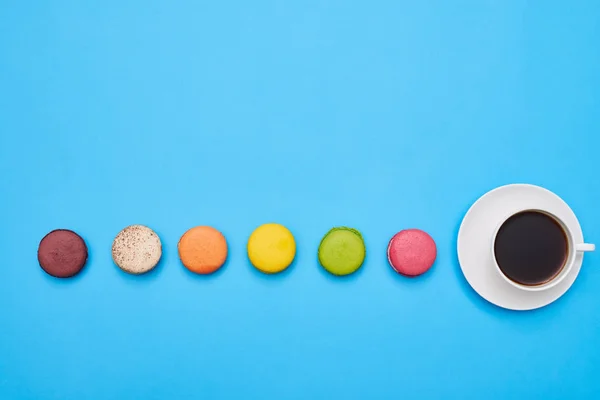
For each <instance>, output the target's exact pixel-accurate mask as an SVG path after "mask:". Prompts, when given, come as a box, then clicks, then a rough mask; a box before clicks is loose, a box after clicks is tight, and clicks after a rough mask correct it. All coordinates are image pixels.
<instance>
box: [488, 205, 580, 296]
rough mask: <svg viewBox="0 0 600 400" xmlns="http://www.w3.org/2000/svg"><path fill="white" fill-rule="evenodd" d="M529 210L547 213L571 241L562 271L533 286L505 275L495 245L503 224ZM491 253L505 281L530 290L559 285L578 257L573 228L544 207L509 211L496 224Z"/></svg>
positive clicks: (495, 266)
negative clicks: (497, 259) (497, 257)
mask: <svg viewBox="0 0 600 400" xmlns="http://www.w3.org/2000/svg"><path fill="white" fill-rule="evenodd" d="M528 211H533V212H539V213H542V214H546V215H548V216H549V217H551V218H553V219H554V220H555V221H556V222H557V223H558V224H559V225H560V226H561V228H562V229H563V232H564V233H565V235H566V236H567V240H568V243H569V252H568V258H567V260H566V262H565V265H564V266H563V267H562V268H561V270H560V272H559V273H558V274H557V275H556V276H555V277H554V278H553V279H551V280H550V281H548V282H545V283H541V284H539V285H531V286H528V285H523V284H521V283H518V282H515V281H513V280H512V279H510V278H509V277H508V276H506V275H504V273H503V272H502V270H501V269H500V266H499V265H498V262H497V261H496V249H495V248H496V246H495V244H496V238H497V236H498V232H499V231H500V228H501V227H502V225H504V223H505V222H506V221H508V220H509V219H510V218H512V217H513V216H515V215H517V214H521V213H524V212H528ZM491 253H492V262H493V264H494V269H495V270H496V272H497V273H498V275H500V276H501V277H502V279H504V281H506V282H508V283H509V284H510V285H512V286H513V287H516V288H517V289H520V290H525V291H528V292H541V291H543V290H548V289H551V288H553V287H554V286H556V285H558V284H559V283H560V282H562V281H563V279H565V277H566V276H567V275H569V272H570V271H571V269H572V268H573V265H575V263H574V261H575V258H576V250H575V241H574V238H573V233H572V232H571V229H569V227H568V226H567V224H565V222H564V221H563V220H562V219H560V218H559V217H558V216H556V214H554V213H552V212H550V211H548V210H544V209H540V208H524V209H522V210H518V211H513V212H511V213H509V214H508V216H506V217H505V218H502V220H501V221H500V223H498V226H496V229H494V234H493V236H492V245H491Z"/></svg>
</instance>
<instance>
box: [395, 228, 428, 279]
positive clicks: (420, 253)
mask: <svg viewBox="0 0 600 400" xmlns="http://www.w3.org/2000/svg"><path fill="white" fill-rule="evenodd" d="M387 254H388V261H389V263H390V265H391V266H392V268H393V269H394V270H395V271H396V272H398V273H399V274H402V275H405V276H411V277H414V276H418V275H421V274H424V273H425V272H427V271H428V270H429V269H430V268H431V267H432V266H433V263H434V262H435V259H436V257H437V247H436V245H435V241H434V240H433V238H432V237H431V236H430V235H429V234H428V233H427V232H424V231H422V230H420V229H406V230H403V231H400V232H398V233H397V234H395V235H394V237H392V239H391V240H390V243H389V244H388V250H387Z"/></svg>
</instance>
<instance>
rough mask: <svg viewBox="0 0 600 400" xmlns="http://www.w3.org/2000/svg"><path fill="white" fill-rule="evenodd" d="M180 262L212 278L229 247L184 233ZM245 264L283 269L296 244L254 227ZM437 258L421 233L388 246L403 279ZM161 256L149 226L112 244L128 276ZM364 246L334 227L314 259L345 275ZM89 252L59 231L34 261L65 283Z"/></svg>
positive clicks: (205, 235) (359, 260)
mask: <svg viewBox="0 0 600 400" xmlns="http://www.w3.org/2000/svg"><path fill="white" fill-rule="evenodd" d="M177 249H178V253H179V258H180V259H181V263H182V264H183V265H184V266H185V267H186V268H187V269H189V270H190V271H192V272H194V273H197V274H202V275H206V274H212V273H214V272H215V271H217V270H218V269H219V268H221V267H222V266H223V264H225V261H226V260H227V255H228V246H227V240H226V239H225V236H224V235H223V234H222V233H221V232H220V231H218V230H217V229H215V228H213V227H210V226H196V227H194V228H191V229H189V230H188V231H186V232H185V233H184V234H183V236H181V238H180V239H179V243H178V245H177ZM247 252H248V259H249V260H250V262H251V264H252V265H253V266H254V267H255V268H257V269H258V270H259V271H262V272H264V273H266V274H275V273H278V272H281V271H283V270H285V269H286V268H287V267H289V266H290V264H291V263H292V262H293V260H294V258H295V256H296V241H295V239H294V235H293V234H292V232H290V230H289V229H288V228H286V227H285V226H283V225H281V224H276V223H268V224H264V225H261V226H259V227H258V228H256V229H255V230H254V231H253V232H252V234H251V235H250V237H249V239H248V244H247ZM436 255H437V249H436V244H435V241H434V240H433V238H432V237H431V236H430V235H429V234H427V233H426V232H424V231H422V230H419V229H405V230H402V231H400V232H398V233H396V234H395V235H394V236H393V237H392V238H391V239H390V242H389V244H388V247H387V257H388V260H389V263H390V265H391V266H392V268H393V269H394V270H395V271H396V272H398V273H399V274H402V275H405V276H418V275H421V274H423V273H425V272H426V271H427V270H429V269H430V268H431V266H432V265H433V263H434V261H435V258H436ZM161 256H162V243H161V240H160V238H159V236H158V235H157V234H156V232H154V231H153V230H152V229H150V228H149V227H147V226H144V225H131V226H128V227H126V228H124V229H123V230H121V231H120V232H119V233H118V234H117V236H116V237H115V239H114V241H113V244H112V258H113V261H114V263H115V264H116V265H117V266H118V267H119V268H120V269H122V270H123V271H125V272H127V273H130V274H144V273H146V272H148V271H150V270H152V269H153V268H154V267H156V265H157V264H158V262H159V261H160V259H161ZM365 256H366V246H365V242H364V240H363V237H362V235H361V233H360V232H359V231H358V230H356V229H353V228H349V227H344V226H342V227H335V228H332V229H331V230H329V232H327V233H326V234H325V236H324V237H323V239H321V242H320V244H319V249H318V259H319V263H320V264H321V266H322V267H323V268H324V269H325V270H327V271H328V272H330V273H331V274H333V275H337V276H343V275H349V274H352V273H353V272H355V271H356V270H358V269H359V268H360V267H361V265H362V264H363V262H364V259H365ZM87 257H88V249H87V245H86V243H85V241H84V239H83V238H82V237H81V236H80V235H78V234H77V233H75V232H73V231H72V230H68V229H57V230H53V231H52V232H50V233H48V234H47V235H46V236H44V238H43V239H42V240H41V241H40V244H39V248H38V261H39V264H40V266H41V267H42V269H43V270H44V271H46V272H47V273H48V274H49V275H51V276H54V277H57V278H69V277H72V276H75V275H77V274H78V273H79V272H80V271H81V270H82V269H83V267H84V266H85V264H86V261H87Z"/></svg>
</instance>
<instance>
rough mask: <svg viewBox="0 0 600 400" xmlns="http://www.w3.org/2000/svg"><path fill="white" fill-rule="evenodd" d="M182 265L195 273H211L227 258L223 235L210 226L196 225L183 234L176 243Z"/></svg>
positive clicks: (225, 242)
mask: <svg viewBox="0 0 600 400" xmlns="http://www.w3.org/2000/svg"><path fill="white" fill-rule="evenodd" d="M177 249H178V250H179V258H180V259H181V262H182V263H183V265H184V266H185V267H186V268H187V269H189V270H190V271H192V272H195V273H197V274H202V275H206V274H212V273H213V272H215V271H216V270H218V269H219V268H221V266H222V265H223V264H225V260H226V259H227V241H226V240H225V236H223V234H222V233H221V232H219V231H218V230H216V229H215V228H212V227H210V226H196V227H194V228H192V229H190V230H188V231H187V232H186V233H184V234H183V236H182V237H181V239H179V243H178V245H177Z"/></svg>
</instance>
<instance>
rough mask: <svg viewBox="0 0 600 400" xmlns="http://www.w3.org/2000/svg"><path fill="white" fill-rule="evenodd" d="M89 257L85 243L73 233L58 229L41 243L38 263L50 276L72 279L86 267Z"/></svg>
mask: <svg viewBox="0 0 600 400" xmlns="http://www.w3.org/2000/svg"><path fill="white" fill-rule="evenodd" d="M87 257H88V249H87V246H86V244H85V241H84V240H83V239H82V238H81V236H79V235H78V234H76V233H75V232H73V231H70V230H68V229H56V230H54V231H52V232H50V233H48V234H47V235H46V236H44V238H43V239H42V240H41V241H40V245H39V247H38V262H39V263H40V267H42V269H43V270H44V271H46V273H47V274H48V275H52V276H54V277H56V278H70V277H72V276H75V275H77V274H78V273H79V272H80V271H81V270H82V269H83V267H84V265H85V263H86V261H87Z"/></svg>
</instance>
